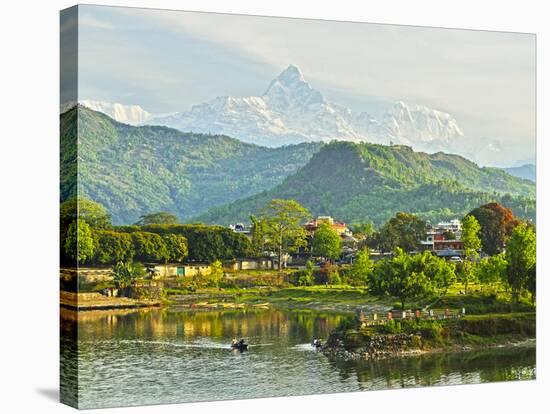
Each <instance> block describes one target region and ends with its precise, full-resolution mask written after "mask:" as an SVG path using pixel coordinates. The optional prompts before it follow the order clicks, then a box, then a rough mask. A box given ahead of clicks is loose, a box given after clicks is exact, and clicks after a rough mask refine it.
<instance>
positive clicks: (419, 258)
mask: <svg viewBox="0 0 550 414" xmlns="http://www.w3.org/2000/svg"><path fill="white" fill-rule="evenodd" d="M411 260H412V266H413V269H414V271H416V272H417V273H424V274H425V275H426V276H427V277H428V278H429V279H430V281H431V282H432V284H433V286H434V287H436V288H437V289H439V290H441V291H442V292H443V293H446V292H447V289H449V287H451V286H452V285H453V284H454V283H455V282H456V273H455V266H454V264H452V263H449V262H447V261H446V260H445V259H443V258H440V257H437V256H435V255H433V254H432V253H430V252H427V251H426V252H423V253H422V254H416V255H414V256H412V257H411Z"/></svg>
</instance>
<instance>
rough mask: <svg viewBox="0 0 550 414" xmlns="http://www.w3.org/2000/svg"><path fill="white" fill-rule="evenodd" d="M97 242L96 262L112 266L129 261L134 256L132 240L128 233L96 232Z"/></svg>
mask: <svg viewBox="0 0 550 414" xmlns="http://www.w3.org/2000/svg"><path fill="white" fill-rule="evenodd" d="M94 234H95V236H94V239H95V240H97V246H96V249H95V260H96V261H97V262H98V263H102V264H112V263H118V262H123V261H127V260H130V259H132V258H133V256H134V247H133V245H132V238H131V237H130V235H129V234H127V233H119V232H115V231H111V230H96V231H95V233H94Z"/></svg>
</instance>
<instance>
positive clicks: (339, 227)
mask: <svg viewBox="0 0 550 414" xmlns="http://www.w3.org/2000/svg"><path fill="white" fill-rule="evenodd" d="M323 224H327V225H329V226H330V227H331V228H332V229H333V230H334V231H335V232H336V233H337V234H338V235H339V236H340V238H341V239H342V246H343V247H342V258H341V262H342V263H350V264H351V263H353V260H354V257H355V253H356V252H357V249H358V246H359V240H358V239H357V238H355V237H354V236H353V232H352V231H351V229H350V228H349V227H348V226H347V224H346V223H344V222H342V221H339V220H335V219H334V218H333V217H331V216H318V217H316V218H314V219H313V220H311V221H309V222H307V223H306V224H304V229H305V230H306V233H307V234H308V236H310V237H312V236H313V235H314V234H315V231H317V229H318V228H319V227H320V226H321V225H323ZM229 228H230V229H232V230H233V231H234V232H236V233H241V234H244V235H247V236H250V234H251V226H248V225H245V224H243V223H236V224H232V225H230V226H229ZM461 236H462V222H461V221H460V220H458V219H454V220H450V221H448V222H439V223H437V224H435V225H432V224H428V227H427V231H426V235H425V238H424V239H423V240H420V251H426V250H428V251H431V252H433V253H434V254H435V255H436V256H439V257H443V258H445V259H447V260H450V261H455V262H459V261H461V260H462V257H463V255H464V243H463V242H462V240H461ZM371 254H372V258H373V259H378V258H381V257H383V256H385V254H381V253H379V252H376V251H372V252H371ZM309 257H310V252H309V251H307V250H305V249H302V250H301V251H299V252H297V253H295V254H292V255H290V256H289V257H285V264H286V263H288V264H289V265H300V264H303V263H305V260H307V259H309ZM249 260H251V261H254V260H257V259H249ZM237 263H239V261H237ZM271 264H272V265H273V262H271ZM235 266H236V267H235V270H245V269H248V268H249V267H247V266H248V264H244V265H242V264H237V265H235ZM253 268H258V269H259V268H264V267H263V266H262V265H258V267H253ZM271 268H273V267H271Z"/></svg>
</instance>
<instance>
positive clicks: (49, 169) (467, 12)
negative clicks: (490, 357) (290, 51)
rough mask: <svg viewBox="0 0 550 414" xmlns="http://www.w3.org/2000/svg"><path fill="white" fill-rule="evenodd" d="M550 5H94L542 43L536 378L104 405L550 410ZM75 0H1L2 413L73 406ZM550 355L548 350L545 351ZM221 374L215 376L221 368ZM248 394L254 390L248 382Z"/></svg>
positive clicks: (283, 1) (193, 409)
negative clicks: (66, 349)
mask: <svg viewBox="0 0 550 414" xmlns="http://www.w3.org/2000/svg"><path fill="white" fill-rule="evenodd" d="M545 3H546V2H544V1H528V0H523V1H514V2H510V1H505V0H500V1H481V0H477V1H470V0H461V1H458V0H456V1H454V0H453V1H445V0H439V1H423V0H416V1H413V0H403V1H381V0H378V1H375V2H370V1H355V2H353V1H351V0H349V1H348V0H338V1H337V2H334V1H333V2H321V1H315V2H306V1H299V0H293V1H292V0H270V1H263V2H260V1H252V0H251V1H245V0H231V1H225V2H224V1H223V0H218V1H215V0H202V1H198V0H197V1H183V0H181V1H176V0H172V1H169V0H158V1H152V0H149V1H146V0H142V1H115V0H111V1H97V2H96V4H111V5H127V6H142V7H160V8H171V9H184V10H202V11H219V12H229V13H245V14H261V15H272V16H289V17H310V18H321V19H334V20H353V21H366V22H378V23H398V24H413V25H426V26H441V27H458V28H472V29H490V30H506V31H521V32H535V33H537V35H538V37H537V50H538V66H537V70H538V111H537V112H538V126H537V127H538V146H537V172H538V177H537V178H538V186H537V189H538V194H537V203H538V205H537V210H538V218H537V228H538V236H539V238H538V263H539V269H538V287H539V289H538V292H539V294H538V298H539V302H538V327H539V329H538V335H537V343H538V356H537V358H538V362H537V372H538V380H537V381H531V382H522V383H502V384H484V385H464V386H455V387H435V388H434V387H432V388H423V389H407V390H396V391H391V390H390V391H373V392H364V393H348V394H337V395H327V396H311V397H295V398H278V399H259V400H243V401H231V402H216V403H200V404H186V405H168V406H155V407H139V408H126V409H116V410H115V409H112V410H102V411H101V412H106V413H111V412H134V411H135V412H140V413H152V412H155V413H169V412H170V413H172V412H182V411H185V412H189V413H210V412H221V411H224V412H233V411H239V413H254V412H260V411H261V412H262V413H281V412H295V411H304V412H315V413H329V412H330V413H334V412H344V410H350V411H351V410H353V411H355V410H357V411H361V412H368V411H374V410H380V411H382V410H383V412H388V413H393V412H398V413H417V412H418V413H432V412H434V413H438V414H441V413H443V414H446V413H468V412H471V413H476V412H481V411H482V410H483V411H489V412H494V413H497V412H498V413H501V412H504V413H508V412H509V413H513V412H548V407H546V405H547V404H545V403H548V402H550V398H548V395H549V393H550V387H549V385H550V379H549V376H550V372H549V369H550V368H549V364H548V362H547V361H549V360H550V357H549V356H548V353H547V354H546V358H545V355H544V354H543V352H542V350H543V348H544V343H545V341H544V339H545V327H544V326H543V321H548V309H549V306H548V305H546V306H545V301H546V300H547V298H549V297H550V296H549V292H548V287H549V286H550V283H545V278H546V277H547V273H548V272H547V271H548V260H547V256H546V255H545V253H547V252H549V243H548V236H547V235H548V231H549V229H548V219H547V218H546V217H548V197H549V196H548V194H547V193H546V194H545V191H544V190H545V187H548V184H547V182H548V177H549V171H548V169H549V166H548V165H546V166H545V165H544V164H545V160H546V158H547V155H548V152H549V149H548V144H547V142H546V140H545V139H544V137H545V134H544V129H543V121H544V118H543V114H544V113H545V112H546V113H548V108H545V107H544V102H543V98H544V97H548V96H549V94H548V82H545V81H546V79H545V75H546V73H545V69H546V71H547V70H548V68H549V67H550V66H549V64H548V53H547V52H548V47H547V45H548V43H549V42H550V40H549V38H550V34H549V29H548V27H549V20H548V15H549V14H548V12H547V11H546V10H545V6H544V5H545ZM73 4H74V3H72V2H70V1H62V0H48V1H23V2H19V1H16V0H11V1H10V2H3V4H2V10H1V12H0V18H1V23H0V30H1V31H2V35H1V37H0V39H1V46H2V47H1V49H0V74H1V76H0V82H1V85H0V105H1V109H0V114H1V124H0V125H1V127H0V183H1V189H0V190H1V191H0V210H1V212H0V223H1V224H0V258H1V259H2V260H1V262H0V268H1V270H0V278H1V279H0V280H1V281H2V284H1V293H0V307H1V310H0V315H1V316H0V321H1V323H2V325H1V326H0V332H1V335H0V346H1V347H2V352H1V353H0V357H1V365H0V378H1V380H2V384H0V396H1V398H0V408H1V411H2V412H4V413H13V412H40V413H49V412H69V411H70V410H72V409H71V408H69V407H66V406H62V405H60V404H59V403H58V402H57V398H58V397H57V387H58V375H59V374H58V373H59V370H58V351H59V347H58V291H57V289H58V273H57V268H58V232H57V225H58V224H57V222H58V218H57V217H58V179H59V175H58V162H59V156H58V151H59V142H58V141H59V138H58V137H59V135H58V87H59V82H58V78H59V74H58V69H59V68H58V60H59V50H58V43H59V29H58V26H59V15H58V12H59V10H60V9H62V8H65V7H68V6H71V5H73ZM546 351H547V352H548V350H546ZM212 374H213V375H215V373H212ZM243 395H246V389H243Z"/></svg>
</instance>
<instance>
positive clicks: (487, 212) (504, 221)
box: [468, 203, 519, 256]
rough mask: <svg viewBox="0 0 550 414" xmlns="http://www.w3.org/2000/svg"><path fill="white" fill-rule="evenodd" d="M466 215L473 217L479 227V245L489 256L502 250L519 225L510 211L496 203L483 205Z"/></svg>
mask: <svg viewBox="0 0 550 414" xmlns="http://www.w3.org/2000/svg"><path fill="white" fill-rule="evenodd" d="M468 215H471V216H474V217H475V218H476V220H477V221H478V223H479V225H480V226H481V233H480V237H481V244H482V247H483V251H484V252H485V253H487V254H488V255H490V256H493V255H495V254H497V253H500V252H502V251H503V250H504V246H505V244H506V239H507V238H508V237H509V236H510V234H512V230H513V229H514V228H515V227H516V226H517V225H518V224H519V221H518V220H517V219H516V218H515V217H514V214H513V213H512V210H511V209H509V208H506V207H504V206H502V205H500V204H498V203H488V204H484V205H482V206H480V207H478V208H475V209H474V210H472V211H471V212H470V213H469V214H468Z"/></svg>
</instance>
